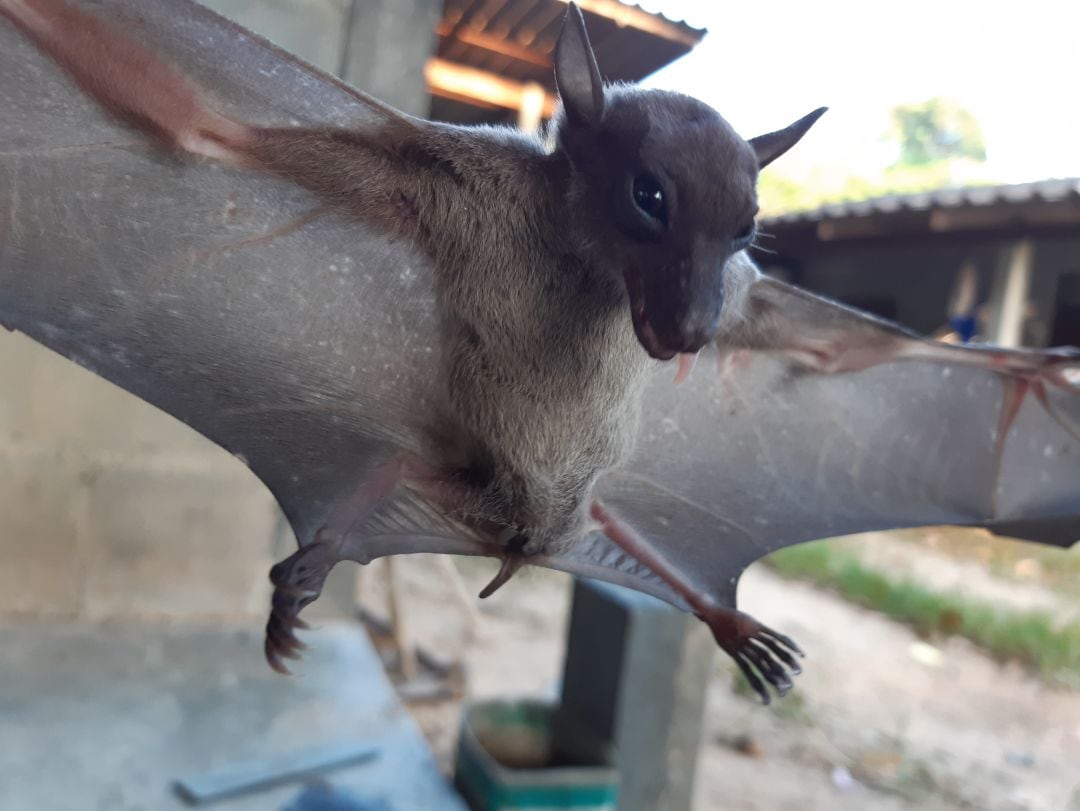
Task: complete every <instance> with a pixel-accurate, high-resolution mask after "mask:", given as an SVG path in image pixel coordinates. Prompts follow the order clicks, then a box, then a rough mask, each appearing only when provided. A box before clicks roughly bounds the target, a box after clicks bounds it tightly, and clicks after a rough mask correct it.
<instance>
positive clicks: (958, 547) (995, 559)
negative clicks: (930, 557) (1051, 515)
mask: <svg viewBox="0 0 1080 811" xmlns="http://www.w3.org/2000/svg"><path fill="white" fill-rule="evenodd" d="M889 534H890V535H891V536H892V537H893V538H895V539H897V540H900V541H903V542H905V543H908V544H911V545H913V546H921V547H924V548H929V549H932V550H933V551H934V552H937V553H939V554H943V555H948V556H949V557H952V558H956V559H959V560H975V561H978V562H979V563H981V564H983V565H985V566H986V567H987V568H988V569H989V570H990V571H991V572H993V573H994V574H995V575H997V576H999V577H1004V578H1007V579H1013V580H1016V579H1020V580H1028V581H1032V582H1036V583H1038V584H1039V585H1041V586H1045V587H1046V588H1049V589H1052V590H1053V591H1056V592H1058V593H1059V594H1062V595H1065V596H1066V597H1077V596H1078V595H1080V547H1077V548H1075V549H1057V548H1055V547H1052V546H1046V545H1044V544H1036V543H1024V542H1022V541H1014V540H1009V539H1005V538H998V537H994V536H990V535H988V534H987V533H986V532H985V531H984V530H979V529H972V528H965V527H937V528H935V529H934V530H933V531H931V532H927V531H926V530H925V529H917V530H897V531H893V532H891V533H889ZM1025 567H1026V571H1027V575H1026V576H1023V575H1021V574H1020V573H1021V571H1022V570H1024V569H1025Z"/></svg>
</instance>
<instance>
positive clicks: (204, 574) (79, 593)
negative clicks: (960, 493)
mask: <svg viewBox="0 0 1080 811" xmlns="http://www.w3.org/2000/svg"><path fill="white" fill-rule="evenodd" d="M355 2H356V3H357V4H358V5H357V7H356V8H355V9H354V7H353V3H354V0H212V2H209V3H207V5H210V6H211V7H213V8H215V9H216V10H218V11H219V12H221V13H223V14H227V15H228V16H230V17H232V18H234V19H236V20H237V21H238V22H240V23H241V24H243V25H246V26H248V27H249V28H251V29H253V30H255V31H258V32H259V33H261V34H263V35H264V36H266V37H267V38H269V39H271V40H273V41H275V42H277V43H278V44H279V45H281V46H282V47H284V48H286V49H287V50H290V51H292V52H294V53H297V54H298V55H300V56H301V57H303V58H304V59H306V60H308V61H309V62H312V63H313V64H315V65H317V66H319V67H322V68H323V69H325V70H328V71H330V72H335V73H336V72H339V71H342V70H345V71H346V72H347V73H348V74H349V76H350V79H351V80H352V81H353V82H354V84H357V85H358V86H360V87H364V86H365V81H364V79H365V75H364V70H369V71H374V69H375V67H374V66H375V65H379V64H384V62H385V60H380V59H378V58H373V55H374V57H378V55H379V54H380V53H382V54H386V55H387V56H388V58H389V57H391V56H392V57H393V60H392V61H393V64H394V65H396V66H397V67H396V68H395V71H394V73H393V75H395V76H397V81H398V84H397V86H396V87H397V93H396V95H397V98H387V100H388V101H391V102H393V103H397V104H399V105H400V106H402V107H406V108H409V109H411V110H412V111H414V112H422V111H423V108H424V107H425V106H426V102H425V101H424V97H423V92H424V84H423V62H424V60H426V58H427V56H428V55H429V54H430V52H431V49H432V48H433V43H434V29H435V24H436V22H437V18H438V12H439V10H440V9H441V5H442V4H441V2H439V0H408V2H395V1H394V0H355ZM358 11H361V12H362V13H359V14H358V13H357V12H358ZM403 15H405V16H403ZM357 18H360V19H364V20H367V21H371V20H376V19H381V20H384V21H394V22H395V24H394V25H380V26H378V27H377V28H371V27H368V26H365V27H363V28H360V29H357V28H356V27H355V26H353V25H352V24H353V23H354V22H355V20H356V19H357ZM351 26H352V27H351ZM388 32H391V33H392V35H388ZM394 37H397V38H398V40H397V42H396V43H395V40H394ZM350 52H355V53H356V54H363V58H364V61H363V65H368V66H369V67H368V68H364V67H363V66H362V65H360V63H355V64H354V65H353V68H352V69H351V70H349V59H348V54H349V53H350ZM403 54H404V55H406V56H405V57H403V56H402V55H403ZM403 59H406V61H405V62H403V61H402V60H403ZM409 60H411V61H409ZM385 75H386V73H385V70H383V72H382V73H380V74H377V75H375V78H376V79H378V80H380V81H385V78H384V77H385ZM388 92H389V91H388ZM387 95H388V93H383V97H384V98H386V97H387ZM292 543H293V541H292V536H291V533H290V532H288V531H287V530H286V529H285V528H284V526H283V523H282V522H281V519H280V517H279V513H278V511H277V508H276V505H275V503H274V501H273V499H272V497H271V496H270V494H269V492H268V491H267V490H266V489H265V488H264V487H263V486H262V484H261V483H260V482H259V481H258V480H257V479H256V478H255V476H254V475H253V474H252V473H251V472H250V471H249V470H248V469H247V468H246V467H245V466H244V465H242V464H241V463H240V462H239V461H238V460H236V459H234V458H233V457H232V456H231V455H229V454H228V453H226V452H225V451H223V450H222V449H220V448H218V447H217V446H215V445H213V444H212V443H210V442H209V441H208V440H205V439H204V438H202V437H201V436H199V435H198V434H196V433H195V432H194V431H192V430H191V429H189V428H187V427H186V426H185V425H183V424H182V423H180V422H179V421H177V420H175V419H173V418H172V417H170V416H168V415H166V414H164V413H163V412H161V411H159V410H157V409H156V408H154V407H152V406H149V405H147V404H146V403H143V402H141V401H139V400H137V399H136V398H134V397H132V396H130V395H128V394H127V393H125V392H123V391H121V390H120V389H118V388H116V387H115V386H113V385H112V384H110V383H107V382H105V381H104V380H101V379H99V378H97V377H95V376H94V375H92V374H90V373H89V372H86V371H85V370H83V369H81V368H79V367H77V366H75V365H74V364H73V363H70V362H68V361H67V360H65V359H63V358H61V357H59V356H58V355H55V354H53V353H52V352H50V351H49V350H47V349H44V348H43V347H40V346H38V345H37V344H34V343H33V342H31V341H29V340H28V339H26V338H25V337H23V336H21V335H17V334H11V333H7V332H5V331H3V330H0V619H3V618H13V617H67V618H86V619H91V620H103V619H110V618H118V617H171V618H190V619H196V618H204V619H209V618H222V617H235V618H243V617H256V616H260V615H262V614H264V612H265V611H266V608H267V606H268V600H269V594H270V591H269V584H268V582H267V579H266V573H267V571H268V569H269V567H270V566H271V565H272V563H273V561H274V560H276V559H280V558H281V557H284V556H285V555H287V554H288V553H289V551H291V548H292ZM354 576H355V572H354V570H352V568H351V567H344V566H343V567H339V568H338V570H335V572H334V575H333V576H332V578H333V582H332V583H329V584H328V588H327V590H326V591H327V593H328V598H326V599H324V600H322V601H320V602H321V603H322V607H323V609H324V610H326V609H327V608H328V607H329V608H330V610H331V611H332V610H333V609H334V604H335V603H336V608H337V610H338V611H341V610H348V609H349V608H351V597H352V593H353V583H354V582H355V581H354Z"/></svg>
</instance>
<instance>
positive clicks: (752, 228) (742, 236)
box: [731, 220, 757, 251]
mask: <svg viewBox="0 0 1080 811" xmlns="http://www.w3.org/2000/svg"><path fill="white" fill-rule="evenodd" d="M756 233H757V225H756V224H755V223H754V221H753V220H751V221H750V224H749V225H747V226H746V227H745V228H743V229H741V230H740V231H739V233H737V234H736V235H735V238H734V239H733V240H731V247H732V250H736V251H741V250H742V249H743V248H746V247H748V246H749V245H750V243H751V242H753V241H754V235H755V234H756Z"/></svg>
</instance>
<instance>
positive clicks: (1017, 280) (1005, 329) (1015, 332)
mask: <svg viewBox="0 0 1080 811" xmlns="http://www.w3.org/2000/svg"><path fill="white" fill-rule="evenodd" d="M1034 254H1035V251H1034V248H1033V247H1032V244H1031V241H1030V240H1027V239H1024V240H1021V241H1019V242H1017V243H1016V244H1014V245H1013V246H1012V247H1011V248H1010V251H1009V256H1008V261H1007V263H1006V264H1005V266H1004V267H1003V268H1001V269H1000V270H999V271H998V278H997V279H996V280H995V284H994V293H993V300H992V301H991V313H992V316H991V327H990V330H989V334H990V338H991V340H992V341H993V342H994V343H996V344H998V345H999V346H1008V347H1017V346H1020V345H1021V343H1022V342H1023V337H1024V313H1025V310H1026V309H1027V299H1028V291H1029V290H1030V288H1031V270H1032V267H1033V266H1034V262H1033V259H1034Z"/></svg>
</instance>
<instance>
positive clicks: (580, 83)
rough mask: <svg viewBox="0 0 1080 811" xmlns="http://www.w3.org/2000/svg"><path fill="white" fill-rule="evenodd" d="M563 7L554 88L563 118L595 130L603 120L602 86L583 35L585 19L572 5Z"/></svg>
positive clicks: (585, 36)
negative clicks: (562, 109)
mask: <svg viewBox="0 0 1080 811" xmlns="http://www.w3.org/2000/svg"><path fill="white" fill-rule="evenodd" d="M567 5H568V7H567V11H566V19H565V20H564V21H563V27H562V33H560V34H559V41H558V42H557V43H556V44H555V84H556V86H557V87H558V88H559V97H560V98H561V99H562V103H563V107H564V108H565V109H566V117H567V118H568V119H570V120H571V121H572V122H574V123H575V124H585V125H588V126H595V125H596V124H599V123H600V120H601V119H602V118H603V117H604V84H603V82H602V81H601V80H600V69H599V68H598V67H597V66H596V56H595V55H594V54H593V49H592V46H591V45H590V44H589V35H588V34H587V33H586V32H585V18H584V17H582V16H581V10H580V9H578V7H577V5H576V4H574V3H569V4H567Z"/></svg>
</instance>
